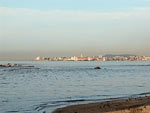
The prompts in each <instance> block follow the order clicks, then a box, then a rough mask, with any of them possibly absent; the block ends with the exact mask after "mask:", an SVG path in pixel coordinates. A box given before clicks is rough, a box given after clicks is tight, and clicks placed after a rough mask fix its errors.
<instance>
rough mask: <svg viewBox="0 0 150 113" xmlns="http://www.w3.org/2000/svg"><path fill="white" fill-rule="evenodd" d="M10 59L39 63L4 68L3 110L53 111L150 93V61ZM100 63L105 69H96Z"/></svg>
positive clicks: (1, 71)
mask: <svg viewBox="0 0 150 113" xmlns="http://www.w3.org/2000/svg"><path fill="white" fill-rule="evenodd" d="M6 63H8V62H4V61H3V62H2V61H1V62H0V64H6ZM10 63H18V64H26V65H34V66H35V67H34V68H31V69H20V70H18V69H16V68H15V70H14V67H5V68H2V67H1V68H0V106H1V107H0V112H2V113H43V112H44V111H46V113H51V112H52V111H53V110H55V109H56V108H60V107H64V106H68V105H73V104H82V103H90V102H99V101H106V100H111V99H113V98H118V99H119V98H122V97H125V98H126V97H131V96H132V97H136V96H145V95H146V94H147V95H149V94H150V84H149V81H150V62H148V61H147V62H144V61H141V62H109V61H108V62H71V61H70V62H10ZM96 66H100V67H101V68H102V69H101V70H95V69H94V67H96Z"/></svg>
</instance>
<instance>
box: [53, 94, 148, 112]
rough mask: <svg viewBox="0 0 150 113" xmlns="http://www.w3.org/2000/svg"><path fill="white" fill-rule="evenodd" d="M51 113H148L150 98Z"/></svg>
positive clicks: (73, 107)
mask: <svg viewBox="0 0 150 113" xmlns="http://www.w3.org/2000/svg"><path fill="white" fill-rule="evenodd" d="M52 113H150V96H145V97H137V98H128V99H120V100H112V101H106V102H98V103H91V104H81V105H73V106H68V107H65V108H59V109H57V110H55V111H54V112H52Z"/></svg>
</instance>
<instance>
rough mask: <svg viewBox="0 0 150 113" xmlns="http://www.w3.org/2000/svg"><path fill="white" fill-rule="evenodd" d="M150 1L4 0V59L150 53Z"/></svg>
mask: <svg viewBox="0 0 150 113" xmlns="http://www.w3.org/2000/svg"><path fill="white" fill-rule="evenodd" d="M149 29H150V0H113V1H112V0H45V1H43V0H21V1H20V0H13V1H12V0H0V60H19V59H25V60H28V59H33V58H34V57H36V56H49V57H55V56H77V55H80V54H81V53H83V54H84V55H87V56H91V55H104V54H124V53H127V54H137V55H144V56H150V51H149V50H150V45H149V43H150V32H149Z"/></svg>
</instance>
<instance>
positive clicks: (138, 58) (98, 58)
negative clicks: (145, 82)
mask: <svg viewBox="0 0 150 113" xmlns="http://www.w3.org/2000/svg"><path fill="white" fill-rule="evenodd" d="M35 60H36V61H150V57H146V56H92V57H89V56H85V57H84V56H82V55H81V56H72V57H52V58H49V57H37V58H36V59H35Z"/></svg>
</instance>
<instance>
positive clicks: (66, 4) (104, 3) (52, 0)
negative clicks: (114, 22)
mask: <svg viewBox="0 0 150 113" xmlns="http://www.w3.org/2000/svg"><path fill="white" fill-rule="evenodd" d="M0 2H1V6H7V7H10V8H31V9H39V10H84V11H121V10H129V9H132V8H134V7H149V6H150V0H0Z"/></svg>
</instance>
